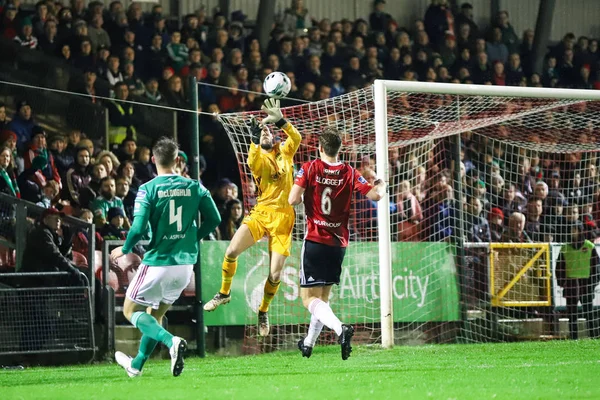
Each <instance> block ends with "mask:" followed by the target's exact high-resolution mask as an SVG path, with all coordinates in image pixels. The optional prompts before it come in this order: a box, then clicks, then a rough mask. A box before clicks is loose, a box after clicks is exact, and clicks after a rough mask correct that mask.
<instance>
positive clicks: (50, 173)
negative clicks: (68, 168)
mask: <svg viewBox="0 0 600 400" xmlns="http://www.w3.org/2000/svg"><path fill="white" fill-rule="evenodd" d="M37 156H42V157H44V158H45V159H46V160H47V165H46V167H45V168H42V169H40V170H41V171H42V173H43V174H44V177H45V178H46V180H51V179H52V180H55V181H56V182H57V183H58V184H59V186H60V187H62V181H61V178H60V174H59V173H58V170H57V169H56V165H55V164H54V157H53V156H52V153H51V152H50V151H49V150H48V144H47V142H46V131H44V128H42V127H41V126H39V125H36V126H34V127H33V132H32V135H31V144H30V145H29V150H28V151H27V152H26V153H25V154H24V157H23V158H24V160H25V168H30V167H31V166H32V162H33V159H34V158H35V157H37ZM41 187H44V185H42V186H41Z"/></svg>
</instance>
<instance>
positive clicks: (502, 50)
mask: <svg viewBox="0 0 600 400" xmlns="http://www.w3.org/2000/svg"><path fill="white" fill-rule="evenodd" d="M485 51H486V53H487V55H488V58H489V60H490V61H491V62H496V61H500V62H501V63H502V64H506V61H508V55H509V54H510V53H509V51H508V48H507V47H506V45H505V44H504V43H503V42H502V30H501V29H500V28H493V29H492V38H491V40H490V41H489V42H488V43H487V45H486V50H485Z"/></svg>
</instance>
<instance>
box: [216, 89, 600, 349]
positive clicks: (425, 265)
mask: <svg viewBox="0 0 600 400" xmlns="http://www.w3.org/2000/svg"><path fill="white" fill-rule="evenodd" d="M387 96H388V98H387V105H388V110H387V119H388V121H387V122H388V132H389V134H388V140H389V153H388V154H382V155H379V156H383V157H389V167H390V171H389V177H390V182H389V184H390V190H389V192H390V203H391V207H390V210H391V228H392V229H391V237H390V238H385V239H382V240H389V241H390V242H391V247H392V263H393V273H392V279H393V281H392V286H393V298H394V321H395V329H396V342H397V343H398V342H407V341H410V342H447V341H455V340H466V341H472V340H496V339H507V338H510V339H512V340H514V339H519V338H524V337H527V338H529V337H531V336H536V335H537V336H536V337H540V336H552V337H566V336H568V328H567V324H566V322H565V321H564V320H563V319H564V317H566V316H567V314H568V313H567V308H565V307H566V305H567V303H569V304H572V303H573V300H570V301H566V300H565V296H567V297H569V296H570V295H571V293H572V292H573V290H572V289H570V287H571V286H569V285H572V284H573V282H567V281H560V282H557V280H556V278H555V276H556V273H555V272H554V269H555V267H556V265H557V263H556V261H555V260H556V259H557V258H558V254H559V253H560V246H557V245H554V246H550V253H548V254H546V253H540V254H538V255H537V257H538V258H537V259H535V260H533V261H531V263H530V265H529V266H528V265H527V264H528V261H527V260H532V259H533V258H534V256H535V255H536V254H537V250H535V251H534V250H532V249H522V248H513V249H504V248H499V249H494V250H493V251H491V252H490V248H489V246H488V245H482V246H481V247H476V248H474V247H472V246H470V245H467V246H466V247H465V248H463V246H458V244H461V243H462V242H463V241H464V242H467V244H468V243H471V242H484V243H485V242H490V241H493V242H516V241H521V240H523V241H527V240H528V239H525V237H524V236H522V235H517V234H515V233H512V234H511V233H510V232H517V231H518V225H519V219H520V214H516V215H514V216H513V218H512V219H511V218H510V216H511V214H513V213H515V212H516V213H519V212H521V213H522V214H523V215H524V218H525V219H526V221H521V222H522V223H523V225H524V227H525V231H526V232H529V235H528V237H529V239H531V240H532V241H535V242H548V241H552V242H563V241H568V240H569V238H570V236H569V235H568V233H569V232H570V229H571V227H572V224H573V222H575V221H577V220H579V221H581V222H583V223H584V224H583V227H584V231H585V233H586V234H588V235H590V236H589V237H590V239H592V240H593V239H594V238H595V236H593V237H592V235H594V234H595V230H594V229H593V227H592V224H593V223H595V222H594V221H595V220H596V215H597V212H598V210H597V209H596V206H595V204H596V197H597V196H596V192H597V188H598V185H597V181H598V175H597V168H596V167H597V161H598V160H597V156H596V153H595V150H596V149H597V142H598V140H597V135H598V132H597V129H596V127H597V126H599V122H600V121H599V119H600V117H599V116H598V115H599V114H598V113H597V110H598V108H599V105H600V103H598V102H589V101H583V100H559V99H552V98H515V97H489V96H463V95H437V94H423V93H403V92H393V91H390V92H388V93H387ZM251 114H252V113H236V114H224V115H221V116H220V117H219V118H220V120H221V122H222V123H223V125H224V126H225V129H226V131H227V133H228V135H229V137H230V139H231V141H232V143H233V144H234V148H235V151H236V154H237V157H238V161H239V165H240V171H241V175H242V181H243V182H244V185H243V190H244V201H245V206H246V210H249V209H250V207H251V206H252V205H253V204H254V198H255V195H254V192H253V190H252V186H253V185H252V184H250V182H251V180H252V179H251V176H250V172H249V170H248V168H247V165H246V157H247V152H248V146H249V143H250V137H249V132H248V130H247V128H246V121H247V120H248V118H249V116H250V115H251ZM284 114H285V117H286V118H287V119H288V120H289V121H290V122H292V123H293V124H294V125H295V126H296V127H297V128H298V130H299V131H300V133H301V134H302V135H303V141H302V145H301V148H300V150H299V151H298V154H297V155H296V158H295V161H296V165H300V164H301V163H302V162H304V161H307V160H309V159H313V158H315V157H317V150H316V144H317V139H318V135H319V133H320V132H321V131H322V129H323V128H324V127H326V126H328V125H330V126H335V127H337V128H338V129H340V130H341V131H342V132H343V137H344V146H343V148H342V154H341V158H342V160H344V161H348V162H350V163H352V164H353V165H354V166H356V167H357V168H359V169H360V170H361V171H362V173H363V174H364V175H365V177H366V178H367V179H369V178H372V177H373V176H374V174H373V171H372V170H373V169H374V166H375V156H376V155H375V124H374V104H373V94H372V89H371V88H366V89H362V90H358V91H355V92H352V93H349V94H346V95H343V96H340V97H336V98H333V99H329V100H325V101H320V102H316V103H309V104H305V105H300V106H294V107H289V108H286V109H284ZM281 135H282V138H283V139H285V137H284V136H285V135H284V134H283V133H281ZM459 136H460V137H461V139H462V140H461V142H462V147H461V148H460V149H459V148H458V147H457V144H458V140H457V139H458V137H459ZM458 154H460V157H461V161H462V162H461V164H460V165H461V169H460V182H459V181H457V180H456V179H455V178H456V175H455V173H454V164H455V159H456V158H457V156H458ZM380 175H381V174H380ZM536 196H537V197H536ZM538 198H539V201H538V200H537V199H538ZM527 210H529V211H527ZM498 211H500V212H498ZM301 214H302V213H301V212H298V219H297V224H296V228H295V230H294V232H295V235H294V239H295V240H296V241H300V240H301V239H302V236H303V233H304V223H303V220H302V218H301V216H302V215H301ZM563 215H565V216H563ZM509 220H512V221H513V222H511V223H510V224H509ZM498 222H502V224H503V225H505V226H506V228H505V227H504V226H500V225H498ZM509 225H510V227H511V228H515V229H512V230H511V229H509ZM350 228H351V241H352V243H351V244H350V247H349V250H348V253H347V257H346V264H345V269H344V274H343V276H342V284H341V285H340V286H339V287H337V288H335V289H334V296H333V299H332V308H333V309H334V311H336V312H337V313H338V314H339V315H341V316H342V318H341V319H342V320H344V319H346V320H348V322H352V323H354V324H356V326H357V328H359V329H358V330H359V331H360V332H362V334H359V335H358V339H359V340H363V341H364V342H377V341H378V340H379V335H380V332H379V327H378V321H379V304H378V293H379V283H378V273H379V266H378V254H377V246H378V244H377V243H378V237H377V219H376V209H375V205H374V204H371V203H369V202H368V201H367V200H365V199H362V198H357V199H356V201H355V203H354V210H353V218H352V220H351V227H350ZM517 236H518V238H517ZM298 249H299V247H295V248H294V250H293V251H292V256H291V257H290V258H289V261H288V263H286V267H287V266H289V268H290V270H289V274H288V275H287V276H286V277H287V280H284V281H283V282H284V286H283V287H282V290H281V291H280V293H279V294H278V296H277V299H276V301H275V303H277V302H279V303H278V304H279V306H276V307H273V310H272V314H273V316H272V319H273V320H274V321H276V324H277V328H276V329H275V330H274V335H273V336H272V338H271V339H270V340H269V346H270V347H274V348H281V347H286V346H290V345H294V343H295V342H296V341H297V339H298V338H299V337H300V336H301V334H302V333H303V332H304V331H305V329H306V324H308V322H309V315H308V314H307V312H306V311H305V310H304V309H303V307H302V304H301V302H300V300H299V298H298V297H297V293H296V290H297V287H296V286H294V285H297V282H296V281H297V277H296V276H294V275H293V272H292V271H293V268H295V267H296V266H297V265H298V262H299V260H298V257H299V251H298ZM538 250H539V249H538ZM250 251H251V252H252V251H257V250H250ZM505 253H506V254H509V255H510V257H509V256H507V255H506V254H505ZM515 255H520V256H519V257H516V256H515ZM491 256H494V257H496V258H495V259H496V260H498V261H497V262H496V263H495V267H494V268H495V269H496V273H497V275H496V279H497V280H498V279H500V278H498V276H499V275H498V274H500V275H502V274H504V275H502V276H504V278H503V280H502V279H501V280H499V281H498V282H502V287H500V288H499V289H498V288H497V286H498V285H499V283H497V284H496V285H495V286H496V288H495V289H497V290H495V293H490V291H491V290H492V289H493V288H492V287H490V285H489V282H490V273H491V270H492V269H491V268H490V257H491ZM507 257H508V258H507ZM511 257H512V258H511ZM548 258H551V260H550V262H549V263H548V265H549V268H550V270H551V274H552V276H553V278H550V273H549V272H548V271H547V270H546V269H545V268H546V267H545V266H547V265H546V264H547V263H546V260H547V259H548ZM506 259H510V260H515V259H519V260H521V259H522V260H524V261H523V262H522V265H517V264H518V263H516V262H513V263H512V264H510V263H509V262H506V261H502V260H506ZM263 260H264V265H262V266H261V267H260V268H257V269H256V270H255V271H254V273H255V274H262V276H263V278H266V276H267V272H268V259H263ZM509 266H510V267H511V268H513V269H514V271H513V272H510V271H508V269H509ZM542 266H544V268H542ZM594 270H595V269H593V270H592V272H595V271H594ZM506 274H508V275H506ZM519 274H520V276H517V275H519ZM284 275H285V274H284ZM507 276H508V278H507ZM507 279H508V280H507ZM511 280H514V282H513V283H511ZM595 282H596V278H595V276H593V277H591V278H590V280H589V281H586V282H584V283H582V285H583V286H585V288H584V289H582V293H587V292H589V291H590V290H591V291H592V292H593V290H594V288H595ZM561 285H562V286H561ZM564 285H566V287H567V289H566V290H565V293H563V290H562V289H563V288H564V287H565V286H564ZM527 287H529V288H531V290H526V288H527ZM516 288H519V290H520V292H519V293H521V294H522V293H529V294H530V298H527V297H526V296H525V295H524V294H523V295H522V296H521V294H516V292H515V291H516V290H517V289H516ZM524 288H525V289H524ZM503 290H504V292H505V293H504V294H502V293H501V292H502V291H503ZM511 290H513V291H512V292H511ZM549 290H551V291H552V296H550V298H548V296H547V293H548V291H549ZM578 293H579V292H578ZM257 294H258V298H259V300H260V295H261V293H257ZM534 294H535V296H537V297H535V296H534ZM519 296H521V297H519ZM524 296H525V297H524ZM544 296H545V297H544ZM584 297H585V296H584ZM589 297H590V296H587V297H585V299H583V300H581V301H582V302H583V303H585V304H584V305H585V307H584V308H585V310H589V307H588V306H587V303H588V300H589ZM592 297H593V296H592ZM513 298H522V300H523V302H522V303H520V304H513V303H511V302H506V303H503V304H501V303H502V301H500V300H502V299H504V300H506V299H513ZM492 299H494V302H492ZM498 301H500V303H498ZM275 303H274V304H275ZM492 303H494V304H501V305H499V306H496V305H494V304H492ZM530 303H531V304H530ZM526 306H527V307H526ZM569 310H570V312H569V313H571V314H573V313H575V311H573V310H574V308H573V306H571V307H570V308H569ZM254 312H255V310H253V309H252V308H249V309H248V315H249V317H248V318H249V320H254V319H255V314H254ZM590 312H591V311H590ZM586 315H587V316H588V319H593V320H594V323H595V322H597V321H595V318H592V317H590V315H591V314H589V312H588V311H586ZM248 328H249V329H247V330H246V337H247V339H251V338H253V337H254V327H253V326H251V325H250V324H249V325H248ZM532 332H533V333H532ZM507 335H508V336H507ZM322 337H327V338H328V339H329V340H331V339H333V336H332V335H329V336H326V335H325V334H322ZM247 343H248V344H249V345H250V347H252V346H253V345H254V344H255V343H258V342H255V341H254V340H247Z"/></svg>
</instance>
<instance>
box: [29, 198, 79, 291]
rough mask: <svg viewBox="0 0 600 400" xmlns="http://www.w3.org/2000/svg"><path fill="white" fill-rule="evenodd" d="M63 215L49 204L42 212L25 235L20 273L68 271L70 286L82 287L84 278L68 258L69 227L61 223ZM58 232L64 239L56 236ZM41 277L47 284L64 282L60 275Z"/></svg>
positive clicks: (69, 251)
mask: <svg viewBox="0 0 600 400" xmlns="http://www.w3.org/2000/svg"><path fill="white" fill-rule="evenodd" d="M63 217H64V214H62V213H61V212H60V211H58V210H57V209H56V208H52V207H51V208H47V209H45V210H44V211H43V212H42V214H41V216H40V218H39V220H38V222H37V223H36V225H35V227H34V228H33V229H32V230H31V231H30V232H29V234H28V235H27V242H26V244H25V249H24V251H23V261H22V264H21V272H60V271H62V272H67V273H68V274H69V278H68V282H69V283H70V284H71V285H76V286H83V285H85V280H84V279H83V277H82V274H81V272H79V270H78V269H77V268H76V267H75V265H74V264H73V261H71V259H70V258H69V255H70V254H71V238H70V237H69V234H68V229H66V227H65V226H63V225H62V218H63ZM60 231H62V233H63V236H64V237H65V238H64V239H63V237H61V236H60V235H59V232H60ZM41 279H43V280H44V282H43V283H45V284H46V285H51V284H58V282H64V278H63V277H59V278H41Z"/></svg>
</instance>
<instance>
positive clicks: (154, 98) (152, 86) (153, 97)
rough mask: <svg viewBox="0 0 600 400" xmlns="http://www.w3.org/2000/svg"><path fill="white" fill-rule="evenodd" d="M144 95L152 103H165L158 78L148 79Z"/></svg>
mask: <svg viewBox="0 0 600 400" xmlns="http://www.w3.org/2000/svg"><path fill="white" fill-rule="evenodd" d="M142 97H143V98H144V100H146V101H147V102H148V103H150V104H162V103H164V98H163V96H162V94H161V93H160V91H159V90H158V79H156V78H150V79H148V81H146V86H145V90H144V94H143V95H142Z"/></svg>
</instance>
